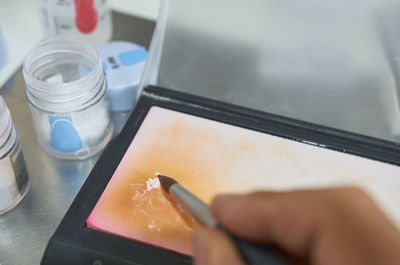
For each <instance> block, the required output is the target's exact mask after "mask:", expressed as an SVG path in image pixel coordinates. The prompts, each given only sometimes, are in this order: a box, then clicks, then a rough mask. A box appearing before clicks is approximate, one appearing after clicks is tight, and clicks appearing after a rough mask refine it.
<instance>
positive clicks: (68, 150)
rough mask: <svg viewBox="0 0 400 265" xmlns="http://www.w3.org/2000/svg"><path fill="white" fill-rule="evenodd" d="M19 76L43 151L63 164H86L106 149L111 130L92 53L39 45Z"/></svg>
mask: <svg viewBox="0 0 400 265" xmlns="http://www.w3.org/2000/svg"><path fill="white" fill-rule="evenodd" d="M23 74H24V79H25V83H26V97H27V99H28V101H29V103H30V109H31V113H32V117H33V121H34V125H35V129H36V134H37V138H38V140H39V143H40V145H41V146H42V148H43V150H44V151H46V152H47V153H48V154H49V155H51V156H54V157H57V158H61V159H85V158H88V157H90V156H92V155H94V154H96V153H98V152H99V151H101V150H102V149H103V148H104V147H105V146H106V145H107V143H108V142H109V140H110V139H111V137H112V132H113V126H112V122H111V119H110V113H109V106H108V101H107V98H106V80H105V78H104V74H103V69H102V65H101V60H100V57H99V55H98V53H97V51H96V49H95V48H93V47H92V46H91V45H89V44H88V43H86V42H84V41H81V40H77V39H70V38H54V39H49V40H45V41H42V42H40V43H39V44H38V45H37V46H36V47H34V48H33V49H31V50H30V51H29V52H28V54H27V55H26V57H25V61H24V66H23Z"/></svg>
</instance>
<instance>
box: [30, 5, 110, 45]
mask: <svg viewBox="0 0 400 265" xmlns="http://www.w3.org/2000/svg"><path fill="white" fill-rule="evenodd" d="M38 4H39V8H40V13H41V15H42V20H43V24H44V26H45V28H46V31H47V33H48V35H49V36H53V37H55V36H61V37H74V38H79V39H82V40H84V41H87V42H89V43H91V44H93V45H95V46H97V45H100V44H102V43H105V42H107V41H108V40H110V39H111V36H112V19H111V11H110V7H109V5H108V1H107V0H63V1H59V0H38Z"/></svg>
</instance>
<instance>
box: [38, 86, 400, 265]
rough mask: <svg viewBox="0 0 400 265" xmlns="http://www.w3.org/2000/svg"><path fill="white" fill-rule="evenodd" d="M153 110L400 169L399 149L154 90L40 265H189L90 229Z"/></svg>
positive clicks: (113, 144) (101, 163)
mask: <svg viewBox="0 0 400 265" xmlns="http://www.w3.org/2000/svg"><path fill="white" fill-rule="evenodd" d="M152 106H159V107H163V108H167V109H171V110H176V111H180V112H183V113H187V114H191V115H195V116H199V117H204V118H207V119H211V120H216V121H221V122H224V123H227V124H232V125H236V126H240V127H244V128H248V129H251V130H256V131H260V132H265V133H268V134H271V135H276V136H280V137H284V138H287V139H291V140H295V141H300V142H304V143H305V144H313V145H317V146H320V147H322V148H328V149H333V150H337V151H340V152H345V153H350V154H354V155H357V156H362V157H367V158H371V159H374V160H379V161H383V162H386V163H391V164H395V165H400V144H399V143H393V142H389V141H384V140H379V139H376V138H371V137H367V136H362V135H358V134H354V133H349V132H345V131H340V130H336V129H332V128H328V127H324V126H320V125H316V124H311V123H307V122H303V121H299V120H294V119H289V118H285V117H281V116H277V115H274V114H268V113H265V112H260V111H255V110H251V109H247V108H243V107H238V106H235V105H231V104H227V103H222V102H218V101H213V100H210V99H205V98H201V97H198V96H194V95H189V94H184V93H181V92H177V91H173V90H169V89H165V88H160V87H153V86H150V87H147V88H146V89H144V91H143V93H142V95H141V97H140V100H139V101H138V103H137V105H136V107H135V109H134V111H133V112H132V114H131V116H130V118H129V120H128V121H127V123H126V125H125V127H124V129H123V130H122V132H121V133H120V134H119V136H118V137H116V138H115V139H114V140H113V141H112V142H111V143H110V144H109V145H108V146H107V147H106V148H105V150H104V151H103V153H102V155H101V156H100V158H99V159H98V161H97V163H96V165H95V166H94V168H93V170H92V172H91V173H90V175H89V176H88V178H87V180H86V182H85V183H84V185H83V186H82V188H81V190H80V192H79V193H78V195H77V196H76V198H75V200H74V201H73V203H72V205H71V206H70V208H69V210H68V212H67V213H66V215H65V216H64V218H63V220H62V221H61V223H60V225H59V226H58V228H57V230H56V231H55V233H54V234H53V236H52V237H51V239H50V241H49V243H48V245H47V248H46V251H45V254H44V256H43V259H42V262H41V264H42V265H50V264H51V265H53V264H58V265H64V264H65V265H168V264H174V265H179V264H191V259H190V257H188V256H185V255H182V254H178V253H176V252H173V251H168V250H165V249H161V248H158V247H154V246H150V245H147V244H144V243H140V242H135V241H132V240H128V239H124V238H121V237H118V236H114V235H111V234H107V233H103V232H100V231H96V230H93V229H89V228H87V227H86V219H87V217H88V216H89V214H90V212H91V211H92V209H93V208H94V206H95V204H96V202H97V201H98V199H99V198H100V196H101V194H102V193H103V190H104V189H105V187H106V185H107V184H108V182H109V180H110V178H111V177H112V175H113V173H114V171H115V169H116V168H117V166H118V165H119V163H120V161H121V159H122V158H123V156H124V154H125V152H126V150H127V148H128V147H129V145H130V143H131V142H132V140H133V138H134V137H135V135H136V133H137V131H138V129H139V127H140V126H141V123H142V121H143V119H144V118H145V116H146V114H147V112H148V111H149V109H150V108H151V107H152ZM399 177H400V176H399Z"/></svg>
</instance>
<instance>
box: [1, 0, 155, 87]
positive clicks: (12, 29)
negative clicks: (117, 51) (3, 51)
mask: <svg viewBox="0 0 400 265" xmlns="http://www.w3.org/2000/svg"><path fill="white" fill-rule="evenodd" d="M40 1H41V0H35V1H32V0H0V25H1V28H2V31H3V36H4V39H5V40H6V43H7V54H8V60H7V64H6V65H5V66H4V67H3V68H2V69H1V71H0V87H2V86H3V85H4V84H5V83H6V82H7V80H8V79H9V78H10V77H11V76H12V75H13V74H14V73H15V72H16V71H17V69H18V68H19V67H20V66H21V64H22V61H23V58H24V56H25V54H26V53H27V52H28V51H29V49H30V48H32V47H33V46H34V45H35V44H36V43H38V42H39V41H40V40H42V39H43V38H44V37H45V36H46V31H45V28H44V26H43V22H42V20H41V13H40V8H39V7H40V5H39V4H40ZM60 1H62V0H60ZM160 1H161V0H112V1H110V6H111V10H113V11H118V12H120V13H123V14H127V15H130V16H136V17H139V18H143V19H146V20H151V21H154V20H156V19H157V17H158V13H159V7H160ZM113 21H114V20H113ZM114 22H115V21H114ZM118 22H119V21H117V23H118ZM111 24H113V23H111ZM119 26H120V23H119V24H118V25H117V26H115V25H113V31H117V33H115V32H113V35H114V39H115V37H118V38H119V39H121V38H122V37H123V39H127V40H128V39H129V36H123V35H121V34H119V33H118V32H120V31H121V29H120V28H118V27H119ZM137 27H138V26H136V28H137Z"/></svg>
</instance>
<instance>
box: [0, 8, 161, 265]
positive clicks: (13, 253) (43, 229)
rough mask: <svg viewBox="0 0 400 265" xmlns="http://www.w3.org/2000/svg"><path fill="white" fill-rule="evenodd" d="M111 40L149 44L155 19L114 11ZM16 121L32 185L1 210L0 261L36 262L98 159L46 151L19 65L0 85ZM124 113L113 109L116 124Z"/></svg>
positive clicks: (24, 264)
mask: <svg viewBox="0 0 400 265" xmlns="http://www.w3.org/2000/svg"><path fill="white" fill-rule="evenodd" d="M113 20H114V21H113V22H114V35H113V39H114V40H127V41H132V42H135V43H138V44H140V45H143V46H146V47H148V46H149V44H150V41H151V37H152V33H153V30H154V26H155V23H154V22H152V21H148V20H143V19H138V18H134V17H130V16H127V15H123V14H121V13H113ZM0 93H1V95H2V96H3V97H4V98H5V101H6V103H7V105H8V108H9V109H10V112H11V115H12V117H13V120H14V122H15V123H16V125H17V127H18V129H19V133H20V139H21V141H22V147H23V150H24V155H25V160H26V164H27V167H28V171H29V175H30V180H31V187H30V190H29V192H28V194H27V196H26V197H25V199H24V200H23V201H22V202H21V203H20V204H19V205H18V206H17V207H16V208H15V209H14V210H12V211H11V212H9V213H7V214H5V215H2V216H0V264H1V265H27V264H39V263H40V259H41V257H42V255H43V252H44V249H45V247H46V244H47V242H48V240H49V238H50V236H51V235H52V234H53V232H54V230H55V229H56V227H57V225H58V224H59V222H60V221H61V219H62V217H63V216H64V214H65V212H66V211H67V209H68V207H69V205H70V204H71V202H72V200H73V199H74V197H75V196H76V194H77V192H78V191H79V189H80V188H81V186H82V184H83V182H84V181H85V180H86V177H87V176H88V174H89V172H90V171H91V169H92V167H93V166H94V164H95V163H96V161H97V158H98V155H97V156H95V157H92V158H91V159H87V160H83V161H62V160H57V159H55V158H51V157H49V156H48V155H46V154H45V153H44V152H43V151H42V149H41V148H40V146H39V143H38V142H37V139H36V135H35V132H34V127H33V123H32V118H31V114H30V112H29V107H28V103H27V101H26V98H25V83H24V79H23V76H22V71H21V69H20V70H19V71H18V72H17V73H16V74H15V76H13V77H12V78H11V80H10V81H8V83H6V85H5V86H4V87H3V88H2V89H1V90H0ZM127 115H128V114H113V116H112V118H113V122H114V125H115V128H117V129H118V128H120V127H121V121H123V120H124V118H125V117H124V116H127Z"/></svg>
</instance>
